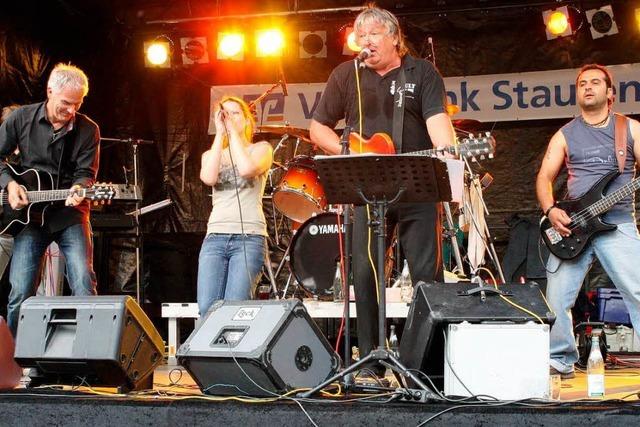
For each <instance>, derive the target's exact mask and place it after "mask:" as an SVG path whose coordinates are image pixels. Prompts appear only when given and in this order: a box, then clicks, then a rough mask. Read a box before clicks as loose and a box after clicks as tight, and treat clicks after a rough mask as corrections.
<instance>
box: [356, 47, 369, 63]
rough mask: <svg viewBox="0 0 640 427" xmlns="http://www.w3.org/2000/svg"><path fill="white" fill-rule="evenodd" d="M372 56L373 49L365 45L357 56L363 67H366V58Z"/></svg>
mask: <svg viewBox="0 0 640 427" xmlns="http://www.w3.org/2000/svg"><path fill="white" fill-rule="evenodd" d="M370 56H371V49H369V48H368V47H365V48H364V49H362V50H361V51H360V53H358V56H356V60H357V61H358V62H359V63H360V67H361V68H364V67H365V63H364V60H365V59H367V58H368V57H370Z"/></svg>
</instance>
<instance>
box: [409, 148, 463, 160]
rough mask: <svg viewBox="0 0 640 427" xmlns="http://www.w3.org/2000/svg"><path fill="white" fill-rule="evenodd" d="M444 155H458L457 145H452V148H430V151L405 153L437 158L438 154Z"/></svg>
mask: <svg viewBox="0 0 640 427" xmlns="http://www.w3.org/2000/svg"><path fill="white" fill-rule="evenodd" d="M443 153H449V154H453V155H457V154H458V152H457V150H456V146H455V145H451V146H448V147H443V148H430V149H428V150H419V151H412V152H410V153H405V154H417V155H419V156H428V157H435V156H437V155H438V154H443Z"/></svg>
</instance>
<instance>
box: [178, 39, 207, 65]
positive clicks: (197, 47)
mask: <svg viewBox="0 0 640 427" xmlns="http://www.w3.org/2000/svg"><path fill="white" fill-rule="evenodd" d="M180 48H181V49H182V63H183V64H184V65H193V64H208V63H209V52H208V50H207V38H206V37H182V38H181V39H180Z"/></svg>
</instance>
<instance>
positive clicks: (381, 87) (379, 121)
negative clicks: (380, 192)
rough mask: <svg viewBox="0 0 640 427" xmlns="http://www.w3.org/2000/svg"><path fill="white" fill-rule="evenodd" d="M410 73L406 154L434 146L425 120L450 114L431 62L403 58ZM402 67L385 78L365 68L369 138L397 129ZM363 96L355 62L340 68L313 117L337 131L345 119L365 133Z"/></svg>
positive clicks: (363, 86)
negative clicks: (395, 113) (361, 114)
mask: <svg viewBox="0 0 640 427" xmlns="http://www.w3.org/2000/svg"><path fill="white" fill-rule="evenodd" d="M402 67H404V72H405V79H406V85H405V100H406V104H405V112H404V128H403V133H402V135H403V138H402V139H403V143H402V152H404V153H408V152H412V151H417V150H424V149H429V148H432V146H433V145H432V143H431V139H430V138H429V134H428V133H427V127H426V123H425V120H426V119H428V118H429V117H431V116H433V115H435V114H438V113H444V112H445V107H444V105H445V96H446V95H445V89H444V82H443V80H442V76H441V75H440V73H438V71H437V70H436V68H435V67H434V66H433V64H432V63H431V62H429V61H427V60H423V59H415V58H413V57H411V56H410V55H406V56H405V57H404V58H403V60H402ZM399 72H400V67H398V68H395V69H393V70H391V71H390V72H388V73H387V74H385V75H384V76H380V75H379V74H378V73H376V72H375V71H373V70H371V69H369V68H365V69H363V70H362V71H361V74H360V88H361V93H362V110H363V112H364V120H363V129H362V134H363V136H364V137H365V138H369V137H371V135H373V134H374V133H376V132H384V133H386V134H387V135H389V136H391V135H392V131H393V111H394V102H393V101H394V93H395V90H396V85H397V80H398V74H399ZM358 117H359V116H358V97H357V85H356V76H355V67H354V64H353V61H347V62H344V63H342V64H340V65H338V66H337V67H336V68H335V69H334V70H333V72H332V73H331V76H330V77H329V81H328V82H327V85H326V88H325V90H324V93H323V94H322V98H321V100H320V103H319V104H318V107H317V108H316V110H315V111H314V114H313V118H314V119H315V120H316V121H318V122H320V123H322V124H323V125H326V126H329V127H331V128H333V127H335V126H336V124H337V123H338V122H339V121H340V120H341V119H345V122H346V124H347V126H351V129H352V131H353V132H359V120H358Z"/></svg>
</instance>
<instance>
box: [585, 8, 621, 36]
mask: <svg viewBox="0 0 640 427" xmlns="http://www.w3.org/2000/svg"><path fill="white" fill-rule="evenodd" d="M585 15H586V16H587V21H589V24H590V26H591V37H592V38H593V39H599V38H600V37H604V36H610V35H612V34H618V25H617V24H616V21H615V18H614V17H613V9H612V8H611V5H607V6H602V7H601V8H600V9H591V10H587V11H586V12H585Z"/></svg>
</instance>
